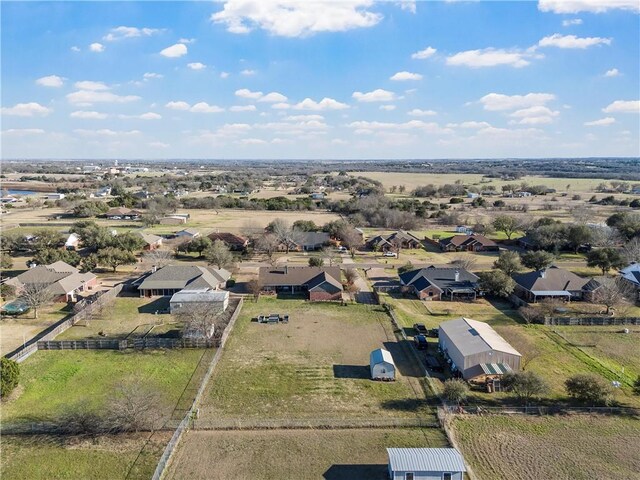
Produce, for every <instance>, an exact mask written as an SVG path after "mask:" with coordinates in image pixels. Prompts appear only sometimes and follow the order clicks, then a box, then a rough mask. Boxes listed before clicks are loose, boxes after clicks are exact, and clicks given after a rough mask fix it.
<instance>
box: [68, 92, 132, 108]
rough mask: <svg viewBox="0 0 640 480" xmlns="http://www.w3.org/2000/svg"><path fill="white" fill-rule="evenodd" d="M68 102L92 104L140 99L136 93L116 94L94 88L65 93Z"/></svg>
mask: <svg viewBox="0 0 640 480" xmlns="http://www.w3.org/2000/svg"><path fill="white" fill-rule="evenodd" d="M67 100H68V101H69V103H75V104H76V105H85V106H86V105H92V104H94V103H128V102H134V101H136V100H140V97H139V96H137V95H116V94H115V93H112V92H104V91H95V90H78V91H77V92H73V93H69V94H68V95H67Z"/></svg>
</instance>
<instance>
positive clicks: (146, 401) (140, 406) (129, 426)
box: [103, 379, 163, 433]
mask: <svg viewBox="0 0 640 480" xmlns="http://www.w3.org/2000/svg"><path fill="white" fill-rule="evenodd" d="M161 399H162V396H161V395H160V393H159V392H158V391H157V390H156V389H153V388H151V387H149V386H148V385H145V384H143V383H142V382H141V381H139V380H137V379H132V380H128V381H125V382H122V383H120V384H118V385H116V387H115V388H114V389H113V395H112V397H111V399H110V400H109V402H108V404H107V406H106V409H107V413H106V415H105V417H106V418H105V421H104V422H103V424H104V425H105V426H108V428H109V430H110V431H111V432H113V433H117V432H139V431H152V432H153V431H155V430H156V429H157V428H159V427H160V426H161V425H162V411H163V408H162V401H161Z"/></svg>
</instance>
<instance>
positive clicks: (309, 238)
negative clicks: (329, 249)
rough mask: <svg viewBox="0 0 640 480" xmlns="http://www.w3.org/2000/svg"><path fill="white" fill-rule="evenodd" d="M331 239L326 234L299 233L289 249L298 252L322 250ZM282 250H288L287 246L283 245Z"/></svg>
mask: <svg viewBox="0 0 640 480" xmlns="http://www.w3.org/2000/svg"><path fill="white" fill-rule="evenodd" d="M330 240H331V238H330V237H329V234H328V233H326V232H299V233H298V235H297V236H296V238H295V239H293V241H292V242H291V245H289V249H290V250H291V249H293V250H298V251H304V252H308V251H313V250H320V249H321V248H322V247H324V246H325V245H327V244H328V243H329V241H330ZM281 249H283V250H284V249H286V245H282V246H281Z"/></svg>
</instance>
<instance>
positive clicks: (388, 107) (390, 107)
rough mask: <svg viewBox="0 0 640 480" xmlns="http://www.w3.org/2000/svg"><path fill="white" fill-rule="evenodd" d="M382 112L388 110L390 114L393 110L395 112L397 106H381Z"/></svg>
mask: <svg viewBox="0 0 640 480" xmlns="http://www.w3.org/2000/svg"><path fill="white" fill-rule="evenodd" d="M379 108H380V110H386V111H388V112H390V111H391V110H395V109H396V106H395V105H380V107H379Z"/></svg>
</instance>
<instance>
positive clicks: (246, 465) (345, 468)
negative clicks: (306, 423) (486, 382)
mask: <svg viewBox="0 0 640 480" xmlns="http://www.w3.org/2000/svg"><path fill="white" fill-rule="evenodd" d="M444 446H447V440H446V438H445V437H444V434H443V433H442V432H441V431H440V430H438V429H404V428H403V429H395V430H378V429H367V430H277V431H240V432H211V431H209V432H207V431H190V432H188V433H187V436H186V437H185V440H184V441H183V442H182V443H181V445H180V448H179V449H178V453H177V455H176V457H175V459H174V461H173V463H172V466H171V468H170V470H169V475H168V478H169V479H175V480H177V479H183V478H189V479H194V480H195V479H218V478H219V479H228V480H232V479H238V480H241V479H247V478H260V479H262V480H271V479H274V480H275V479H283V478H291V479H293V478H295V479H318V478H324V479H327V480H353V479H364V478H366V479H371V480H378V479H379V480H383V479H387V478H388V477H387V476H388V471H387V462H388V458H387V452H386V448H387V447H400V448H402V447H444Z"/></svg>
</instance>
